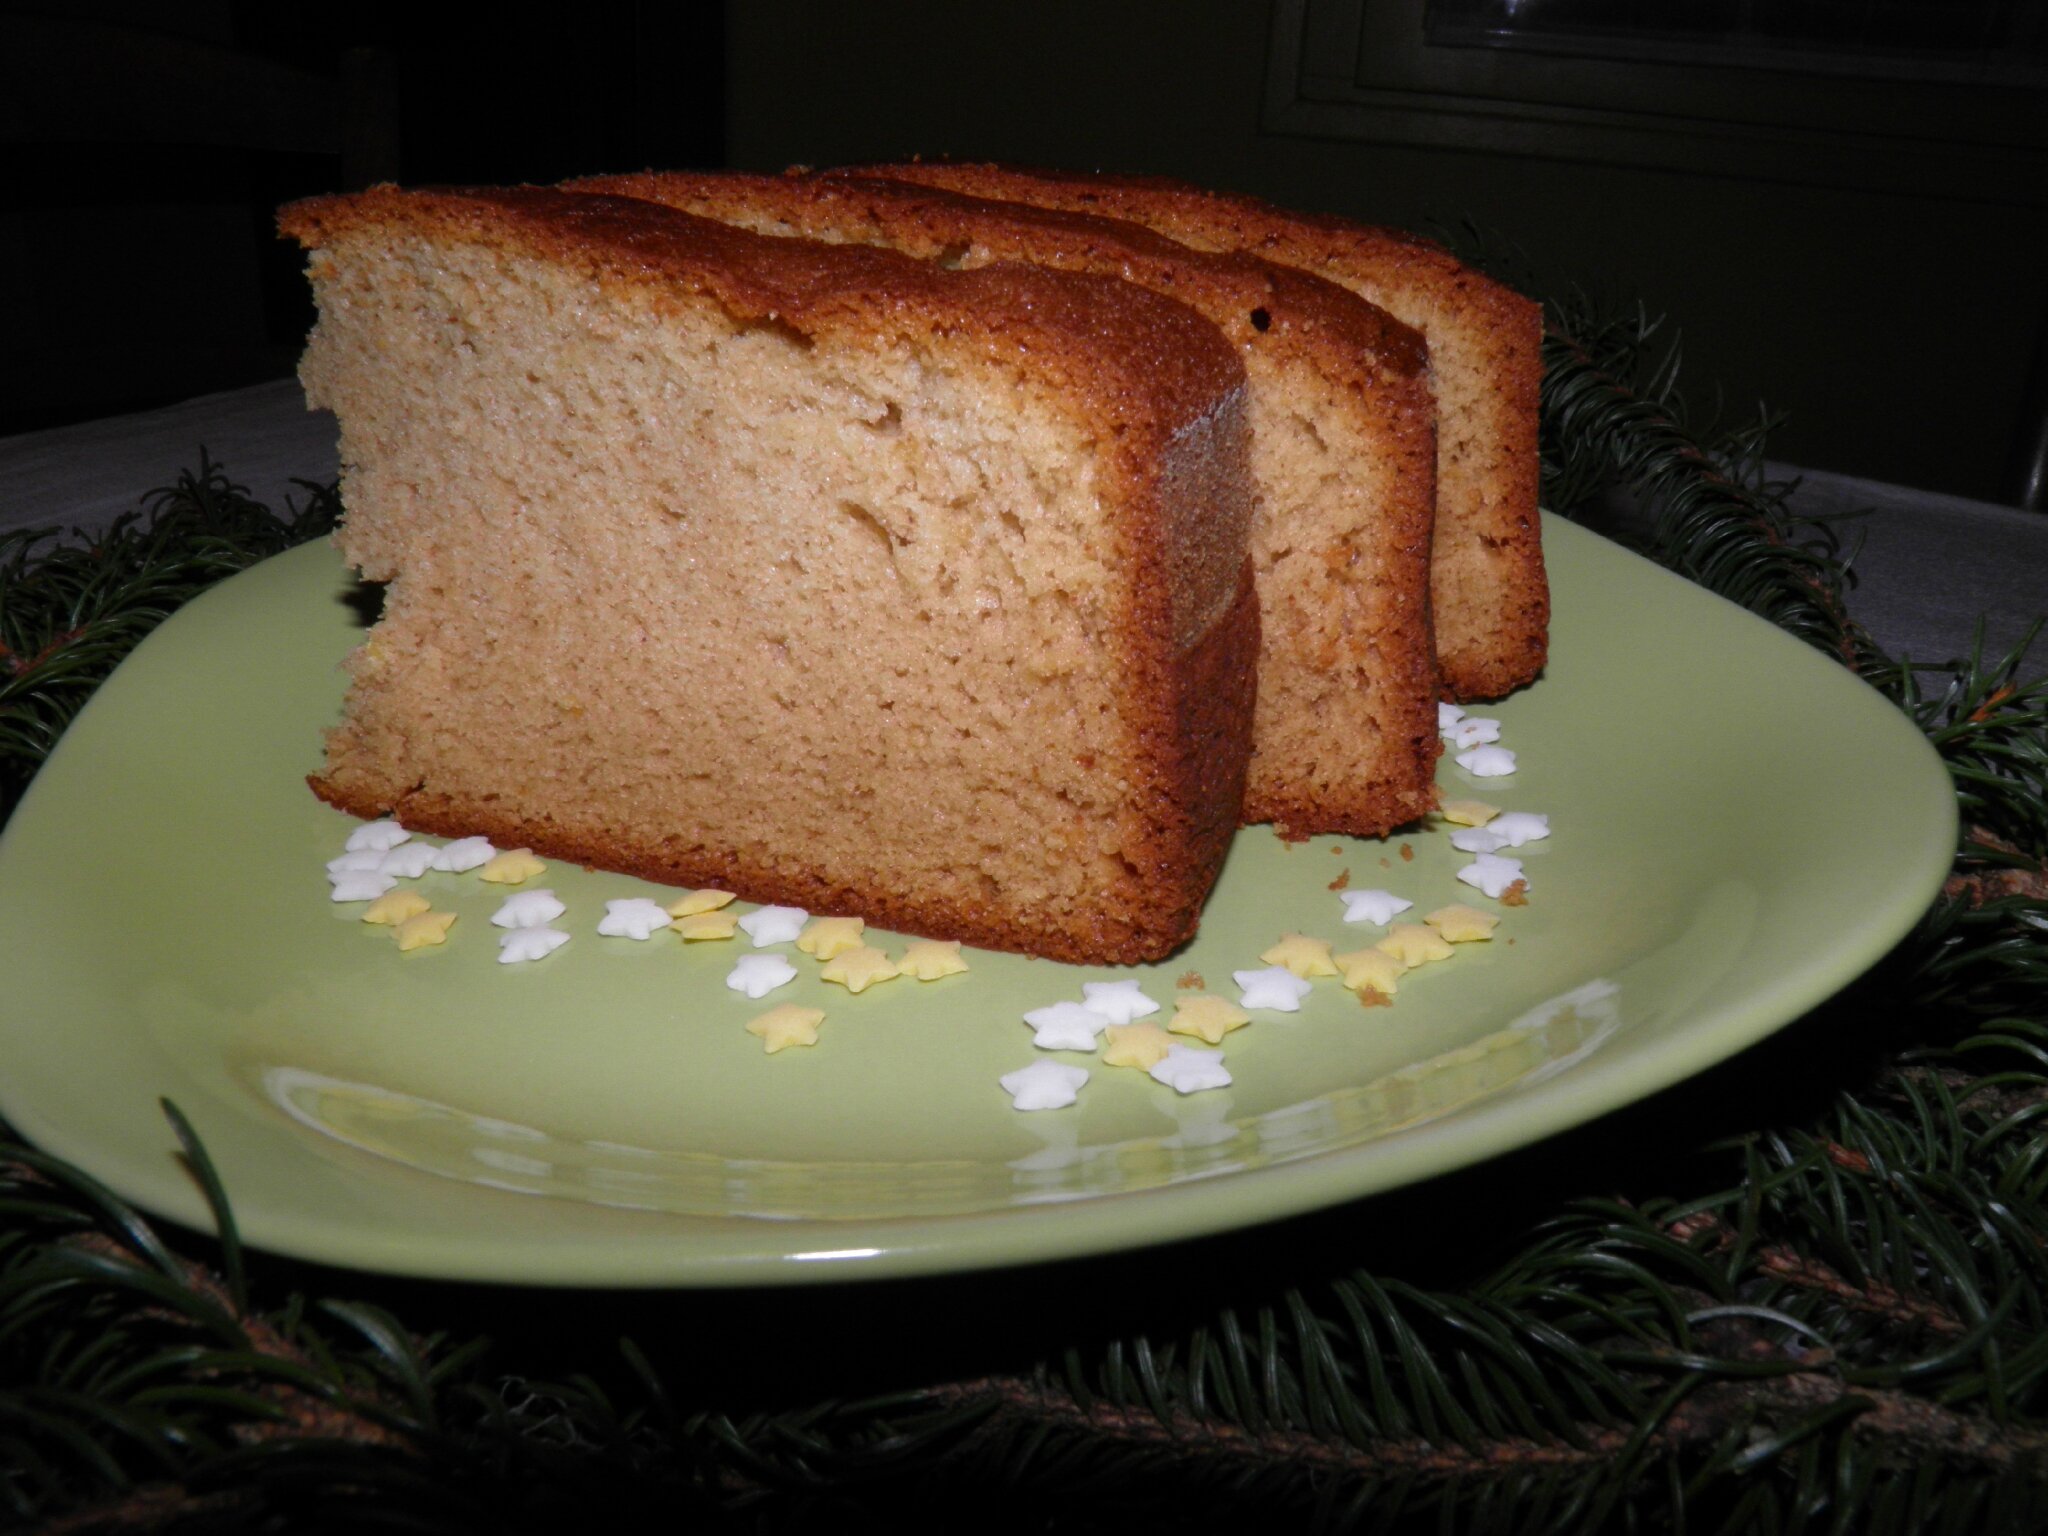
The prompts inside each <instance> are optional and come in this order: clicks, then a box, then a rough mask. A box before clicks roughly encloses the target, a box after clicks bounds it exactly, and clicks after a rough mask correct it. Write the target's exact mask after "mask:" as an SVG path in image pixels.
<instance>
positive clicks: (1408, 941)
mask: <svg viewBox="0 0 2048 1536" xmlns="http://www.w3.org/2000/svg"><path fill="white" fill-rule="evenodd" d="M1374 947H1375V948H1377V949H1383V950H1385V951H1386V952H1387V953H1388V954H1390V955H1392V956H1393V957H1394V958H1395V959H1396V960H1398V961H1400V962H1401V963H1402V964H1403V965H1405V966H1407V967H1408V969H1409V970H1411V971H1412V970H1414V969H1415V967H1416V966H1418V965H1427V964H1429V963H1430V961H1432V960H1448V959H1450V958H1451V946H1450V944H1449V942H1448V941H1447V940H1446V939H1445V938H1444V936H1443V935H1442V934H1440V933H1438V932H1437V931H1436V930H1435V929H1434V928H1430V927H1427V926H1425V925H1424V924H1422V923H1396V924H1394V926H1393V927H1391V928H1389V929H1388V930H1387V936H1386V937H1385V938H1384V939H1381V940H1380V941H1379V943H1378V944H1377V945H1375V946H1374Z"/></svg>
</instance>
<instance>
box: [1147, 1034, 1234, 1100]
mask: <svg viewBox="0 0 2048 1536" xmlns="http://www.w3.org/2000/svg"><path fill="white" fill-rule="evenodd" d="M1151 1077H1152V1080H1153V1081H1154V1082H1159V1083H1164V1084H1166V1086H1167V1087H1169V1088H1171V1089H1172V1090H1173V1091H1174V1092H1175V1093H1200V1092H1201V1091H1202V1090H1203V1089H1205V1088H1228V1087H1229V1086H1230V1073H1229V1071H1228V1069H1226V1068H1225V1067H1224V1065H1223V1053H1222V1052H1221V1051H1204V1050H1197V1049H1196V1048H1195V1047H1194V1046H1192V1045H1176V1046H1174V1047H1173V1048H1172V1049H1171V1050H1169V1051H1168V1052H1167V1053H1166V1054H1165V1055H1164V1056H1162V1057H1161V1058H1160V1059H1159V1060H1157V1061H1155V1062H1153V1063H1152V1068H1151Z"/></svg>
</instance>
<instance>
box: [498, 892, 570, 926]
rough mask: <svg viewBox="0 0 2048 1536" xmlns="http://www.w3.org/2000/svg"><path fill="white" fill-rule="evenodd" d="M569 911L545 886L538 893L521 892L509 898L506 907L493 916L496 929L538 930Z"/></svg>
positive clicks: (500, 908) (499, 909)
mask: <svg viewBox="0 0 2048 1536" xmlns="http://www.w3.org/2000/svg"><path fill="white" fill-rule="evenodd" d="M568 910H569V909H568V908H567V907H565V906H563V905H562V903H561V902H559V901H557V900H556V899H555V893H554V892H553V891H551V890H549V889H547V887H545V886H543V887H541V888H540V889H539V890H537V891H520V892H518V893H517V894H516V895H512V896H507V897H506V898H505V901H504V905H502V906H500V907H499V908H498V910H497V911H495V912H493V913H492V914H491V926H492V927H494V928H538V927H539V926H540V925H541V924H543V923H552V922H553V921H554V920H555V919H556V918H558V917H560V916H561V915H562V914H563V913H564V912H566V911H568Z"/></svg>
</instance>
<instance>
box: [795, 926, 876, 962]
mask: <svg viewBox="0 0 2048 1536" xmlns="http://www.w3.org/2000/svg"><path fill="white" fill-rule="evenodd" d="M867 926H868V925H867V924H866V923H864V922H863V921H861V919H859V918H857V917H817V918H813V919H811V925H810V927H808V928H806V929H805V930H804V931H803V932H802V933H800V934H798V935H797V936H796V947H797V948H798V949H800V950H802V951H803V952H804V953H805V954H807V955H812V956H815V957H816V958H817V959H820V960H830V959H831V958H832V957H833V956H834V955H843V954H845V953H846V952H847V951H848V950H849V949H859V948H860V947H861V942H862V941H861V934H862V933H863V932H865V931H866V929H867Z"/></svg>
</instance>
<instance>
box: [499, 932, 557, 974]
mask: <svg viewBox="0 0 2048 1536" xmlns="http://www.w3.org/2000/svg"><path fill="white" fill-rule="evenodd" d="M568 942H569V935H567V934H566V933H564V932H562V930H561V929H559V928H545V927H535V928H514V929H512V930H510V931H509V932H507V933H505V934H502V935H500V937H499V939H498V963H499V964H500V965H519V964H522V963H523V962H525V961H528V960H542V959H545V958H546V957H547V956H549V955H552V954H553V953H554V952H555V951H556V950H558V949H560V948H561V947H562V946H563V945H564V944H566V943H568Z"/></svg>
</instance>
